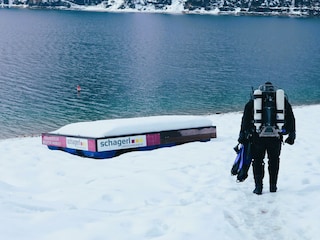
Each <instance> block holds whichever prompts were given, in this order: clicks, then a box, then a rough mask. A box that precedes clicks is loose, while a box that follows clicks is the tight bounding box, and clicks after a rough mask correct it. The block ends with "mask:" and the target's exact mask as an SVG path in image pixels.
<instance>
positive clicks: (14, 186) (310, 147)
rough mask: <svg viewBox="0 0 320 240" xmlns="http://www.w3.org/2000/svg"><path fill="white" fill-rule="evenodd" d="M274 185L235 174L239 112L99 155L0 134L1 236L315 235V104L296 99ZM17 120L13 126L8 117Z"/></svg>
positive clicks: (318, 197) (318, 179)
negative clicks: (158, 141)
mask: <svg viewBox="0 0 320 240" xmlns="http://www.w3.org/2000/svg"><path fill="white" fill-rule="evenodd" d="M294 113H295V116H296V122H297V139H296V142H295V145H293V146H290V145H287V144H286V145H284V146H283V150H282V153H281V163H280V173H279V182H278V192H276V193H270V192H269V191H268V188H269V186H268V174H266V177H265V180H264V184H265V188H264V191H263V195H261V196H258V195H255V194H253V193H252V190H253V188H254V183H253V177H252V170H251V169H250V171H249V177H248V179H247V180H246V181H245V182H243V183H237V182H236V179H235V177H234V176H231V175H230V169H231V166H232V164H233V161H234V158H235V152H234V151H233V147H234V146H235V145H236V143H237V137H238V132H239V126H240V121H241V113H229V114H221V115H212V116H208V118H210V119H211V120H212V121H213V124H214V125H216V126H217V135H218V137H217V138H216V139H212V140H211V141H210V142H205V143H201V142H193V143H188V144H183V145H180V146H176V147H171V148H161V149H157V150H153V151H144V152H130V153H126V154H123V155H120V156H118V157H115V158H111V159H106V160H93V159H89V158H82V157H78V156H74V155H70V154H68V153H65V152H62V151H51V150H49V149H48V148H47V147H46V146H44V145H42V144H41V138H40V137H27V138H15V139H6V140H1V141H0V211H1V214H0V239H5V240H15V239H19V240H20V239H23V240H26V239H30V240H37V239H39V240H40V239H41V240H46V239H47V240H49V239H52V240H57V239H61V240H64V239H67V240H70V239H77V240H82V239H86V240H91V239H103V240H105V239H108V240H109V239H111V240H122V239H127V240H142V239H159V240H160V239H162V240H163V239H166V240H188V239H190V240H195V239H197V240H209V239H210V240H212V239H219V240H220V239H232V240H234V239H272V240H273V239H290V240H292V239H297V240H298V239H299V240H300V239H318V237H319V236H320V228H319V216H320V204H319V201H320V151H318V149H317V148H318V147H319V129H318V128H319V127H318V126H317V123H318V122H319V113H320V105H313V106H304V107H295V108H294ZM17 127H18V126H17Z"/></svg>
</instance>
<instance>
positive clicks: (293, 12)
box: [0, 1, 320, 17]
mask: <svg viewBox="0 0 320 240" xmlns="http://www.w3.org/2000/svg"><path fill="white" fill-rule="evenodd" d="M62 3H64V4H67V6H63V5H62V6H49V5H48V6H45V5H43V6H37V5H27V4H13V3H11V4H0V9H1V8H21V9H42V10H44V9H47V10H65V11H88V12H110V13H160V14H199V15H217V16H218V15H221V16H273V17H274V16H276V17H318V16H320V7H309V8H308V7H305V6H301V7H294V6H289V7H267V6H261V7H259V8H258V9H257V11H255V10H250V9H249V8H241V7H227V8H226V7H214V8H211V9H205V8H203V7H199V8H197V7H196V8H195V9H186V8H185V7H184V5H183V3H184V1H173V2H172V4H171V5H166V4H163V5H165V6H163V8H161V7H160V8H157V7H155V6H154V5H152V3H151V4H150V3H148V4H147V5H145V6H144V5H137V6H136V7H135V8H131V7H128V6H126V7H124V8H122V7H121V5H119V3H116V1H114V3H115V5H114V6H113V5H111V6H107V5H106V3H105V2H102V3H100V4H97V5H77V4H75V3H72V2H69V1H62ZM161 6H162V5H161Z"/></svg>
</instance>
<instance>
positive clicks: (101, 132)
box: [42, 115, 217, 159]
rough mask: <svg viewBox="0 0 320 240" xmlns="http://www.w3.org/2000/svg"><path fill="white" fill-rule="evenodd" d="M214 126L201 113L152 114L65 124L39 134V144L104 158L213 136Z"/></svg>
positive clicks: (214, 132)
mask: <svg viewBox="0 0 320 240" xmlns="http://www.w3.org/2000/svg"><path fill="white" fill-rule="evenodd" d="M216 136H217V134H216V127H215V126H213V125H212V122H211V120H210V119H208V118H205V117H200V116H185V115H180V116H176V115H175V116H153V117H141V118H127V119H112V120H99V121H92V122H79V123H72V124H68V125H66V126H64V127H61V128H60V129H58V130H56V131H53V132H49V133H43V134H42V144H44V145H47V146H48V148H49V149H51V150H62V151H65V152H68V153H71V154H76V155H79V156H84V157H90V158H96V159H104V158H111V157H114V156H118V155H120V154H122V153H125V152H129V151H136V150H152V149H156V148H161V147H170V146H175V145H179V144H183V143H188V142H193V141H209V140H210V139H211V138H216Z"/></svg>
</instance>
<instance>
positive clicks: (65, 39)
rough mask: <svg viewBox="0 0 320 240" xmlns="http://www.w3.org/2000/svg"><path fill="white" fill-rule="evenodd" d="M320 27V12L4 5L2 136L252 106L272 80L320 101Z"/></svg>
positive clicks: (296, 95)
mask: <svg viewBox="0 0 320 240" xmlns="http://www.w3.org/2000/svg"><path fill="white" fill-rule="evenodd" d="M319 29H320V18H281V17H261V16H260V17H254V16H250V17H245V16H241V17H239V16H238V17H237V16H210V15H169V14H147V13H99V12H77V11H54V10H28V9H0V124H1V128H0V129H1V135H0V138H9V137H15V136H21V135H31V134H39V133H41V132H48V131H51V130H55V129H57V128H59V127H61V126H63V125H65V124H68V123H72V122H78V121H91V120H99V119H112V118H127V117H136V116H150V115H164V114H197V115H204V114H214V113H217V112H230V111H242V110H243V107H244V104H245V103H246V101H247V100H248V99H249V97H250V92H251V87H252V86H253V87H257V86H258V85H260V84H262V83H264V82H265V81H271V82H273V83H274V84H275V85H277V86H279V87H282V88H284V89H285V91H286V93H287V94H288V96H289V100H290V102H291V103H292V104H293V105H302V104H319V103H320V44H319V43H320V30H319ZM77 85H80V86H81V88H82V91H81V92H80V93H77V91H76V86H77Z"/></svg>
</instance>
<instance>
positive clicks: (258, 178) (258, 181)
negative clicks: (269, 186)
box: [253, 175, 263, 195]
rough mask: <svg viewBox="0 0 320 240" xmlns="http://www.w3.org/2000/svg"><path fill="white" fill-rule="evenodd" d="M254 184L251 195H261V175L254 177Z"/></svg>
mask: <svg viewBox="0 0 320 240" xmlns="http://www.w3.org/2000/svg"><path fill="white" fill-rule="evenodd" d="M254 182H255V184H256V187H255V189H254V190H253V193H255V194H257V195H261V194H262V189H263V184H262V176H261V175H255V176H254Z"/></svg>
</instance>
